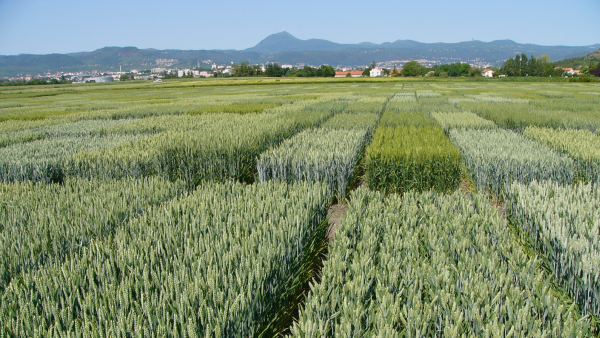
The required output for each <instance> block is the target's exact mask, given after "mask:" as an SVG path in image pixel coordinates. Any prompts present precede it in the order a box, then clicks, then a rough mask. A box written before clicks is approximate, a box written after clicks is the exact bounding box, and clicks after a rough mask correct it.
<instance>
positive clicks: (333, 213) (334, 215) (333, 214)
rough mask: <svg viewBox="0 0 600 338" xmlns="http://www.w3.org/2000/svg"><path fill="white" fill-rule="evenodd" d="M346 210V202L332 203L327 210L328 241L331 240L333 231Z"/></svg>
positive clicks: (333, 235)
mask: <svg viewBox="0 0 600 338" xmlns="http://www.w3.org/2000/svg"><path fill="white" fill-rule="evenodd" d="M347 211H348V205H346V204H334V205H332V206H331V208H329V210H328V211H327V216H328V217H329V229H327V238H328V239H329V241H330V242H331V241H333V238H334V237H335V232H336V230H337V228H338V227H339V225H340V221H341V220H342V217H343V216H344V214H346V212H347Z"/></svg>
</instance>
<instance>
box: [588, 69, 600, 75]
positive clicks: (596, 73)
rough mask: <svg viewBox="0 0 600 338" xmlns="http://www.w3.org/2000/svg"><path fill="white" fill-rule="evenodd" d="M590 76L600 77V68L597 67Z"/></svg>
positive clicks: (591, 71)
mask: <svg viewBox="0 0 600 338" xmlns="http://www.w3.org/2000/svg"><path fill="white" fill-rule="evenodd" d="M590 75H594V76H596V77H600V67H596V68H595V69H592V70H590Z"/></svg>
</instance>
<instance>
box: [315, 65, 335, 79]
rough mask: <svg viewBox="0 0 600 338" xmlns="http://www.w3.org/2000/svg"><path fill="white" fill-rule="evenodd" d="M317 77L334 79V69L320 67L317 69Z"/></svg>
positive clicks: (326, 66)
mask: <svg viewBox="0 0 600 338" xmlns="http://www.w3.org/2000/svg"><path fill="white" fill-rule="evenodd" d="M317 76H322V77H334V76H335V69H333V67H332V66H328V65H322V66H321V67H319V69H317Z"/></svg>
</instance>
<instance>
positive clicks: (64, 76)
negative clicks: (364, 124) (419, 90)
mask: <svg viewBox="0 0 600 338" xmlns="http://www.w3.org/2000/svg"><path fill="white" fill-rule="evenodd" d="M410 61H417V62H419V64H421V65H423V66H425V67H433V66H436V65H438V66H439V65H442V64H450V63H455V62H461V61H462V60H460V59H458V58H440V59H436V60H428V59H421V60H389V61H383V62H376V66H377V67H378V68H380V69H390V70H391V69H393V68H397V69H399V70H400V69H402V67H403V66H404V64H406V63H407V62H410ZM178 63H179V60H177V59H156V60H154V62H152V61H150V62H146V63H145V65H148V66H150V65H153V66H154V67H152V68H147V69H126V67H127V65H120V66H119V70H118V71H115V70H102V69H98V70H91V71H78V72H72V71H65V72H61V71H58V72H54V73H50V72H47V73H43V74H42V73H40V74H20V75H19V76H15V77H5V78H3V79H4V80H5V81H6V80H8V81H11V82H28V81H31V80H33V79H44V80H52V79H54V80H56V81H69V82H72V83H85V82H112V81H119V80H151V79H164V78H175V77H179V78H182V77H189V78H203V77H205V78H206V77H227V76H232V75H233V73H234V66H235V65H234V64H233V63H231V64H217V63H214V62H212V60H198V61H197V66H196V67H194V68H180V67H177V64H178ZM269 63H273V64H275V63H277V62H276V61H273V62H268V63H266V64H259V65H257V66H258V67H260V70H261V71H262V72H263V73H264V72H265V70H266V67H267V65H268V64H269ZM466 63H468V64H469V65H471V66H472V67H476V68H481V69H483V68H486V67H491V64H490V63H488V62H485V61H484V60H481V59H474V60H467V62H466ZM278 64H279V65H280V66H281V68H283V69H292V70H298V69H302V68H304V67H305V66H309V67H313V68H317V67H319V66H316V65H308V64H305V63H297V64H285V63H284V64H280V63H278ZM124 66H125V67H124ZM369 67H370V65H364V66H359V67H348V66H344V65H337V66H335V67H334V68H335V70H336V73H338V75H337V76H338V77H339V76H340V75H339V73H340V72H345V73H344V76H345V75H346V74H347V72H352V73H351V74H352V76H362V72H363V71H364V70H365V69H366V68H369ZM123 68H125V69H123ZM358 71H360V72H361V74H360V75H357V74H358V73H357V72H358ZM386 75H388V74H386V73H382V75H381V76H386Z"/></svg>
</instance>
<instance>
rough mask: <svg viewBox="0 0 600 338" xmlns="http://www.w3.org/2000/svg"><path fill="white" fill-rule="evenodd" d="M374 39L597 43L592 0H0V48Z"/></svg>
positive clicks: (599, 5)
mask: <svg viewBox="0 0 600 338" xmlns="http://www.w3.org/2000/svg"><path fill="white" fill-rule="evenodd" d="M283 30H286V31H288V32H289V33H291V34H293V35H294V36H296V37H298V38H300V39H309V38H321V39H327V40H330V41H334V42H339V43H358V42H365V41H368V42H374V43H381V42H386V41H395V40H398V39H411V40H417V41H421V42H459V41H466V40H471V39H476V40H482V41H492V40H499V39H511V40H514V41H517V42H520V43H535V44H542V45H573V46H574V45H591V44H595V43H600V34H598V32H600V0H571V1H564V0H504V1H492V0H463V1H449V0H423V1H414V0H411V1H405V0H399V1H398V0H397V1H393V0H384V1H374V2H365V1H355V0H347V1H341V0H334V1H327V0H321V1H315V0H304V1H294V0H291V1H272V0H257V1H239V0H221V1H215V2H212V1H211V2H205V1H191V0H171V1H156V0H146V1H141V0H125V1H123V0H121V1H116V0H103V1H93V0H77V1H75V0H0V55H13V54H21V53H32V54H48V53H69V52H79V51H92V50H95V49H98V48H102V47H105V46H136V47H139V48H157V49H245V48H248V47H251V46H254V45H255V44H256V43H258V42H259V41H260V40H262V39H263V38H265V37H266V36H268V35H269V34H273V33H277V32H281V31H283Z"/></svg>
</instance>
